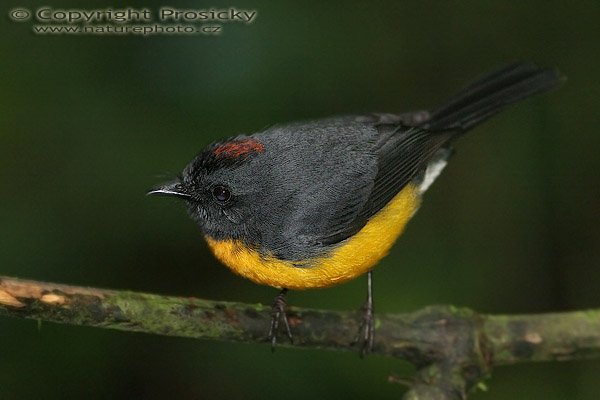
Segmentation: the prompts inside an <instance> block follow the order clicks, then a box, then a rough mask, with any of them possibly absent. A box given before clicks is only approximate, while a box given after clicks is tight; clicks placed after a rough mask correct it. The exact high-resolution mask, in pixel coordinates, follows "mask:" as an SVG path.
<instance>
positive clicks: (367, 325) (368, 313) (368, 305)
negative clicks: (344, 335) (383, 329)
mask: <svg viewBox="0 0 600 400" xmlns="http://www.w3.org/2000/svg"><path fill="white" fill-rule="evenodd" d="M362 312H363V315H362V322H361V324H360V328H359V331H358V339H357V342H362V347H361V349H360V356H361V357H364V356H365V355H367V354H369V353H370V352H371V351H373V342H374V340H375V314H374V309H373V275H372V272H371V271H369V272H368V273H367V301H366V302H365V305H364V306H363V309H362Z"/></svg>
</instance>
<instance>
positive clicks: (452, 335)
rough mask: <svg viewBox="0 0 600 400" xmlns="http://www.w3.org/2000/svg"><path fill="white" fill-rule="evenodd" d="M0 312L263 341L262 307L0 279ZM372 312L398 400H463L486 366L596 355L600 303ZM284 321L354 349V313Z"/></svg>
mask: <svg viewBox="0 0 600 400" xmlns="http://www.w3.org/2000/svg"><path fill="white" fill-rule="evenodd" d="M0 315H7V316H13V317H21V318H31V319H37V320H44V321H53V322H59V323H65V324H73V325H85V326H94V327H99V328H109V329H118V330H123V331H134V332H145V333H153V334H158V335H166V336H180V337H190V338H198V339H215V340H227V341H236V342H248V343H251V342H256V343H258V342H265V341H266V331H267V328H268V326H269V322H270V318H271V309H270V307H268V306H263V305H261V304H241V303H231V302H223V301H209V300H201V299H195V298H182V297H170V296H159V295H154V294H145V293H135V292H128V291H117V290H105V289H96V288H85V287H77V286H69V285H59V284H52V283H45V282H36V281H29V280H20V279H14V278H9V277H0ZM376 318H377V320H376V337H375V347H374V353H376V354H380V355H385V356H390V357H396V358H402V359H405V360H408V361H409V362H411V363H413V364H414V365H415V366H416V367H417V368H418V372H417V376H416V377H415V379H414V380H412V381H411V382H410V389H409V391H408V392H407V393H406V394H405V397H404V398H405V399H410V400H416V399H418V400H433V399H436V400H437V399H444V400H445V399H464V398H466V394H467V392H468V391H469V390H470V389H472V388H473V387H475V386H476V385H477V384H478V383H479V382H480V381H481V380H482V379H483V378H485V377H486V376H487V375H488V374H489V372H490V370H491V368H492V366H497V365H506V364H514V363H518V362H531V361H565V360H577V359H584V358H600V310H590V311H574V312H564V313H555V314H539V315H514V316H513V315H484V314H478V313H476V312H474V311H471V310H469V309H464V308H455V307H450V306H431V307H427V308H424V309H422V310H419V311H417V312H414V313H410V314H393V315H392V314H386V315H382V314H378V315H376ZM289 320H290V324H291V326H292V329H293V332H294V337H295V340H294V344H293V346H294V347H310V348H321V349H331V350H352V351H354V350H355V348H354V347H353V346H352V345H351V343H352V342H353V340H354V338H355V335H356V333H357V332H358V329H359V325H360V321H361V318H360V315H359V313H358V312H339V311H325V310H309V309H302V308H296V307H293V308H290V310H289ZM281 342H282V343H281V345H282V346H291V344H289V343H287V342H286V341H281Z"/></svg>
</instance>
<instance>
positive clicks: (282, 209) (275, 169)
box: [149, 63, 562, 354]
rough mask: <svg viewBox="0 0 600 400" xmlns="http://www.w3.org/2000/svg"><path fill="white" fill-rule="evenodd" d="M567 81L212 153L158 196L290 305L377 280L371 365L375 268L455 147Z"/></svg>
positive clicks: (500, 75) (256, 139)
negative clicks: (301, 295)
mask: <svg viewBox="0 0 600 400" xmlns="http://www.w3.org/2000/svg"><path fill="white" fill-rule="evenodd" d="M561 81H562V77H561V75H560V73H559V72H558V71H557V70H556V69H543V68H540V67H538V66H537V65H535V64H532V63H517V64H512V65H508V66H505V67H503V68H500V69H499V70H496V71H494V72H492V73H489V74H488V75H485V76H483V77H481V78H480V79H478V80H476V81H475V82H473V83H471V84H470V85H468V86H467V87H465V88H464V89H463V90H462V91H460V92H459V93H458V94H456V95H455V96H454V97H453V98H451V99H450V100H449V101H448V102H447V103H446V104H444V105H443V106H442V107H439V108H437V109H435V110H433V111H431V112H428V111H418V112H409V113H404V114H399V115H396V114H369V115H360V116H355V115H352V116H340V117H331V118H325V119H319V120H315V121H309V122H298V123H291V124H287V125H276V126H273V127H271V128H268V129H266V130H264V131H262V132H258V133H254V134H252V135H240V136H236V137H233V138H229V139H226V140H223V141H220V142H217V143H213V144H211V145H209V146H208V147H207V148H206V149H204V150H203V151H202V152H201V153H200V154H199V155H198V156H197V157H196V158H194V160H192V162H191V163H190V164H189V165H188V166H187V167H186V168H185V169H184V171H183V174H181V176H180V177H179V178H178V179H177V180H175V181H174V182H170V183H167V184H164V185H162V186H160V187H158V188H156V189H154V190H152V191H150V192H149V194H165V195H172V196H177V197H180V198H182V199H183V200H185V203H186V205H187V208H188V211H189V213H190V215H191V216H192V218H193V219H194V220H196V222H197V223H198V224H199V225H200V227H201V229H202V231H203V233H204V235H205V237H206V240H207V242H208V245H209V247H210V249H211V250H212V252H213V253H214V255H215V256H216V257H217V258H218V259H219V260H220V261H221V262H222V263H223V264H225V265H226V266H228V267H229V268H231V269H232V270H233V271H234V272H236V273H238V274H240V275H242V276H244V277H246V278H248V279H250V280H252V281H254V282H256V283H259V284H263V285H269V286H273V287H275V288H278V289H280V290H281V292H280V293H279V295H278V296H277V297H276V298H275V302H274V303H273V312H272V320H271V326H270V330H269V334H268V336H269V339H270V340H271V343H272V344H273V345H274V344H275V341H276V337H277V332H278V329H279V324H280V321H282V322H283V324H284V326H285V329H286V333H287V335H288V337H289V338H290V340H291V339H292V335H291V332H290V327H289V324H288V320H287V316H286V302H285V294H286V292H287V290H288V289H292V290H301V289H309V288H320V287H327V286H332V285H337V284H339V283H342V282H346V281H348V280H350V279H353V278H356V277H357V276H359V275H361V274H363V273H365V272H367V273H368V293H367V302H366V304H365V307H364V313H363V320H362V324H361V327H360V333H359V335H360V339H361V341H362V350H361V353H362V354H364V353H366V352H368V351H370V350H371V349H372V347H373V338H374V318H373V293H372V277H371V268H373V266H374V265H375V264H376V263H377V262H378V261H379V260H381V259H382V258H383V257H384V256H385V255H386V254H387V253H388V251H389V250H390V248H391V246H392V245H393V244H394V242H395V241H396V239H397V238H398V236H399V235H400V234H401V233H402V231H403V229H404V227H405V225H406V223H407V222H408V221H409V220H410V218H411V217H412V216H413V215H414V214H415V212H416V211H417V209H418V208H419V205H420V203H421V197H422V195H423V193H424V192H425V191H426V190H427V188H428V187H429V185H430V184H431V183H432V182H433V181H434V180H435V179H436V178H437V176H438V175H439V174H440V172H441V171H442V170H443V169H444V167H445V166H446V163H447V161H448V158H449V156H450V155H451V153H452V148H451V144H452V142H453V140H454V139H456V138H457V137H459V136H461V135H462V134H463V133H465V132H467V131H468V130H470V129H471V128H473V127H475V126H476V125H479V124H480V123H482V122H483V121H485V120H486V119H488V118H489V117H491V116H493V115H495V114H496V113H498V112H500V111H501V110H502V109H503V108H505V107H506V106H508V105H510V104H513V103H515V102H517V101H519V100H522V99H524V98H526V97H529V96H531V95H534V94H536V93H540V92H544V91H546V90H548V89H551V88H553V87H555V86H557V85H558V84H559V83H560V82H561Z"/></svg>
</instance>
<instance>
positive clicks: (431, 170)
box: [419, 157, 448, 194]
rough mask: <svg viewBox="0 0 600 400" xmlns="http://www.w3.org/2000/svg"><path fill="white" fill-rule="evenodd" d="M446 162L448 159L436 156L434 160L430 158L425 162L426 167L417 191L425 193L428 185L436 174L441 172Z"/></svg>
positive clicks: (438, 174) (434, 178)
mask: <svg viewBox="0 0 600 400" xmlns="http://www.w3.org/2000/svg"><path fill="white" fill-rule="evenodd" d="M447 164H448V160H447V159H446V158H445V157H444V158H441V157H440V158H438V159H436V160H432V161H430V162H429V164H427V169H426V170H425V176H424V177H423V182H421V185H419V192H420V193H421V194H423V193H425V191H426V190H427V189H429V186H431V184H432V183H433V181H435V180H436V178H437V177H438V176H440V174H441V173H442V170H443V169H444V167H446V165H447Z"/></svg>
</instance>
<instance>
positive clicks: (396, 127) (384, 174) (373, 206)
mask: <svg viewBox="0 0 600 400" xmlns="http://www.w3.org/2000/svg"><path fill="white" fill-rule="evenodd" d="M427 118H428V113H427V112H425V111H418V112H414V113H407V114H401V115H392V114H374V115H372V116H365V117H357V119H358V120H360V121H364V122H365V123H370V124H373V126H374V127H375V128H376V129H377V131H378V134H379V137H378V140H377V141H376V142H375V144H374V146H373V149H372V151H373V152H374V154H375V155H376V158H377V174H376V175H375V176H374V178H373V186H372V189H371V192H370V193H369V196H368V198H367V201H366V202H365V203H364V206H363V208H362V209H361V210H360V212H358V213H357V214H355V218H354V219H353V220H352V221H351V222H350V223H347V224H346V225H344V226H343V227H340V228H339V229H338V230H331V231H330V232H329V233H328V234H326V235H323V236H322V237H321V239H320V240H321V242H322V243H323V244H334V243H338V242H340V241H342V240H344V239H347V238H348V237H350V236H352V235H354V234H355V233H356V232H358V231H359V230H360V229H361V228H362V227H363V226H364V225H365V224H366V223H367V221H368V220H369V218H371V217H372V216H373V215H375V214H376V213H377V212H378V211H379V210H381V209H382V208H383V207H384V206H385V205H386V204H388V203H389V202H390V200H392V198H393V197H394V196H396V194H398V192H400V191H401V190H402V189H403V188H404V187H405V186H406V185H407V184H408V183H410V182H411V181H412V180H413V179H415V178H416V176H417V175H418V174H419V173H420V172H422V171H423V170H424V168H425V167H426V165H427V162H428V161H429V160H430V159H431V158H432V157H433V156H434V154H435V153H436V152H437V151H438V150H439V149H440V148H441V147H443V146H444V144H445V143H447V142H448V140H449V139H450V138H451V137H452V133H435V134H432V133H431V132H429V131H427V130H424V129H420V128H418V126H417V125H420V124H422V123H423V122H425V121H426V120H427Z"/></svg>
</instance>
